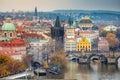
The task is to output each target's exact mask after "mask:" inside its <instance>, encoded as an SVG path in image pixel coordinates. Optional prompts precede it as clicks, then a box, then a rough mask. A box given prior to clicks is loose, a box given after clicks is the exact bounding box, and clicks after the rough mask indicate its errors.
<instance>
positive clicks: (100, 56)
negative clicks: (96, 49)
mask: <svg viewBox="0 0 120 80" xmlns="http://www.w3.org/2000/svg"><path fill="white" fill-rule="evenodd" d="M94 60H100V62H101V63H105V64H107V62H108V60H107V57H105V56H104V55H103V54H91V55H90V56H89V57H88V59H87V63H90V62H91V61H94Z"/></svg>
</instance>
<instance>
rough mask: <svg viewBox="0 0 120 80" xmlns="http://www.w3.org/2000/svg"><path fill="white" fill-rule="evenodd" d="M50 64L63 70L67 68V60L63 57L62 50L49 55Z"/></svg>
mask: <svg viewBox="0 0 120 80" xmlns="http://www.w3.org/2000/svg"><path fill="white" fill-rule="evenodd" d="M50 60H51V62H50V64H54V65H57V66H59V67H60V69H62V70H63V71H65V70H66V69H67V60H66V58H65V52H64V51H62V50H61V51H58V52H55V53H53V54H52V55H51V57H50Z"/></svg>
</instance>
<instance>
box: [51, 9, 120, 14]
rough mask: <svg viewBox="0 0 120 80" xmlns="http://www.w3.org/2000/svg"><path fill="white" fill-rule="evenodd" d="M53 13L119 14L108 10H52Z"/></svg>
mask: <svg viewBox="0 0 120 80" xmlns="http://www.w3.org/2000/svg"><path fill="white" fill-rule="evenodd" d="M52 12H54V13H112V14H120V11H109V10H54V11H52Z"/></svg>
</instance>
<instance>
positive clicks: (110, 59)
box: [73, 52, 120, 64]
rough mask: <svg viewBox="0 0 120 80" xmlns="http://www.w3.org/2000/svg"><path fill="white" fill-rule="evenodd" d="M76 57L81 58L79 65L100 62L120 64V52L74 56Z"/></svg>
mask: <svg viewBox="0 0 120 80" xmlns="http://www.w3.org/2000/svg"><path fill="white" fill-rule="evenodd" d="M73 55H74V56H76V57H78V58H79V61H78V63H82V64H83V63H88V64H89V63H90V62H94V61H95V60H96V61H99V62H101V63H105V64H118V61H119V62H120V52H117V53H114V54H113V53H79V54H73Z"/></svg>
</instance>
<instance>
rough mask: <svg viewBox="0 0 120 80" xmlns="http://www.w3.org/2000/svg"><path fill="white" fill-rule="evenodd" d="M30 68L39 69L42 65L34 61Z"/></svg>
mask: <svg viewBox="0 0 120 80" xmlns="http://www.w3.org/2000/svg"><path fill="white" fill-rule="evenodd" d="M32 66H33V67H35V68H38V67H40V66H42V65H41V64H40V63H39V62H36V61H35V62H33V64H32Z"/></svg>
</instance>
